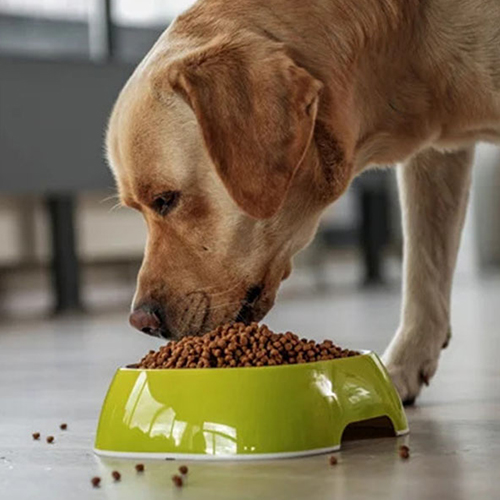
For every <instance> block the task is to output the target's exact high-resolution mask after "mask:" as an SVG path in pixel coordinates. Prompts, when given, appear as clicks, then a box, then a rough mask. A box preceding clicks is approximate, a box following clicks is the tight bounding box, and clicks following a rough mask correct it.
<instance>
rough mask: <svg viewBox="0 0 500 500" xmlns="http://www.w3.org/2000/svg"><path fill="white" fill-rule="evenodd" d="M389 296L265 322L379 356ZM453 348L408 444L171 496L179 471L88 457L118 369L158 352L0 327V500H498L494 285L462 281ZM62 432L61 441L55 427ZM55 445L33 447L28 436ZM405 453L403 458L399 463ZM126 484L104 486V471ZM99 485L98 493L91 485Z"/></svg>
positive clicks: (77, 331)
mask: <svg viewBox="0 0 500 500" xmlns="http://www.w3.org/2000/svg"><path fill="white" fill-rule="evenodd" d="M398 306H399V293H398V292H397V290H390V289H387V290H382V291H380V290H379V291H372V292H359V291H358V292H355V291H353V290H349V289H346V290H344V291H342V290H339V291H336V292H333V293H330V294H328V295H324V296H316V297H311V298H309V299H307V300H305V299H293V300H288V301H284V302H282V303H280V304H279V305H278V306H277V307H276V309H275V310H274V312H273V313H272V314H271V316H270V317H269V323H270V324H271V326H272V327H274V328H275V329H285V328H290V329H294V330H295V331H298V332H301V333H303V334H304V335H307V336H314V337H316V338H318V339H320V338H323V337H326V336H328V337H331V338H333V339H335V340H337V341H338V342H339V343H341V344H343V345H347V346H349V347H353V348H368V349H374V350H375V351H377V352H382V350H383V347H384V346H385V345H386V343H387V342H388V340H389V338H390V336H391V334H392V332H393V331H394V329H395V328H396V326H397V321H398V315H399V312H398ZM453 316H454V322H453V323H454V338H453V340H452V342H451V345H450V347H449V349H448V350H447V351H445V352H444V354H443V358H442V364H441V368H440V370H439V372H438V375H437V376H436V378H435V379H434V381H433V382H432V384H431V387H430V388H429V389H427V390H425V391H424V393H423V395H422V397H421V398H420V400H419V402H418V406H416V407H415V408H412V409H410V410H409V411H408V417H409V421H410V427H411V435H410V436H409V437H408V438H401V440H400V441H397V440H396V439H393V438H386V439H377V440H363V441H352V442H348V443H346V444H345V446H344V448H343V451H342V452H341V453H339V454H338V456H339V464H338V465H337V466H336V467H334V468H332V467H330V466H329V465H328V462H327V457H325V456H319V457H314V458H308V459H297V460H288V461H287V460H283V461H274V462H265V463H264V462H259V463H244V464H243V463H204V464H199V463H190V464H189V465H190V469H191V473H190V476H189V481H188V484H187V486H186V487H185V488H184V489H183V490H182V491H176V490H175V489H174V488H173V487H172V485H171V481H170V476H171V474H172V473H173V472H174V470H175V469H176V464H175V463H174V462H147V463H146V472H145V473H144V474H143V475H141V476H138V475H137V474H136V473H135V471H134V470H133V465H134V462H128V461H119V460H100V459H98V458H96V457H95V456H94V455H93V453H92V444H93V437H94V431H95V426H96V421H97V417H98V413H99V408H100V404H101V402H102V398H103V396H104V394H105V391H106V388H107V385H108V383H109V381H110V378H111V376H112V374H113V372H114V370H115V368H116V367H117V366H120V365H123V364H126V363H128V362H132V361H135V360H136V359H138V357H140V356H141V355H142V354H143V353H144V352H145V351H147V350H148V349H150V348H154V347H156V346H157V345H158V344H159V343H158V342H156V341H154V340H152V339H150V338H147V337H146V336H141V335H139V334H136V333H134V332H132V330H131V329H130V328H129V327H128V326H127V324H126V318H125V315H124V314H123V315H117V316H114V317H82V318H68V319H65V320H57V321H47V322H36V323H34V322H29V323H28V322H26V323H22V322H18V323H12V324H3V325H1V326H0V498H1V499H9V500H12V499H16V500H18V499H23V500H24V499H29V500H54V499H85V500H86V499H92V498H96V499H98V498H106V499H122V498H123V499H127V498H130V499H133V500H137V499H152V500H156V499H162V500H163V499H168V498H182V499H184V500H188V499H200V500H201V499H203V500H204V499H207V500H210V499H212V498H213V499H217V500H224V499H228V500H229V499H230V500H238V499H249V500H250V499H256V500H257V499H259V500H260V499H262V500H267V499H269V500H271V499H272V500H280V499H287V500H291V499H302V498H304V499H307V500H316V499H349V500H355V499H360V498H363V499H364V498H373V499H379V498H380V499H394V500H403V499H405V500H407V499H418V500H424V499H434V498H439V499H440V500H445V499H464V500H466V499H483V498H484V499H497V498H500V493H499V492H500V474H499V471H500V468H499V465H498V464H499V461H500V361H499V359H500V279H498V278H488V279H486V280H482V281H481V282H479V283H472V282H471V283H469V282H462V283H460V284H459V286H457V288H456V291H455V299H454V313H453ZM63 421H64V422H67V423H68V425H69V429H68V430H67V431H66V432H62V431H60V430H59V429H58V426H59V424H60V423H61V422H63ZM34 431H39V432H41V433H42V435H43V436H46V435H48V434H54V435H55V443H54V444H52V445H48V444H46V442H45V440H41V441H40V442H35V441H33V440H32V438H31V433H32V432H34ZM405 440H406V441H408V442H409V444H410V447H411V450H412V457H411V459H410V460H409V461H408V462H403V461H402V460H401V459H400V458H399V457H398V455H397V447H398V444H399V443H400V442H403V441H405ZM113 469H118V470H120V471H121V472H122V481H121V482H120V483H116V484H113V482H112V480H111V478H110V472H111V471H112V470H113ZM94 475H100V476H102V477H103V483H102V486H101V488H99V489H98V490H94V489H92V487H91V485H90V478H91V477H92V476H94Z"/></svg>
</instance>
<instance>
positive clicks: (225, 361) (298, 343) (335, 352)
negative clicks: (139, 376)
mask: <svg viewBox="0 0 500 500" xmlns="http://www.w3.org/2000/svg"><path fill="white" fill-rule="evenodd" d="M358 354H359V353H358V352H356V351H351V350H349V349H341V348H340V347H337V346H336V345H335V344H334V343H333V342H332V341H331V340H325V341H323V342H321V343H316V342H314V341H313V340H308V339H305V338H302V339H300V338H299V337H298V336H297V335H295V334H294V333H292V332H286V333H274V332H272V331H271V330H270V329H269V328H268V327H267V326H266V325H259V324H258V323H251V324H250V325H245V324H243V323H232V324H226V325H224V326H219V327H218V328H216V329H215V330H213V331H212V332H209V333H206V334H205V335H203V336H201V337H193V336H190V337H184V338H182V339H181V340H177V341H175V340H174V341H172V342H169V343H168V344H167V345H165V346H163V347H160V349H159V350H158V351H156V352H155V351H149V353H148V354H146V356H144V358H143V359H142V360H141V361H140V362H139V363H138V364H137V365H134V366H137V368H141V369H171V368H235V367H252V366H277V365H292V364H301V363H311V362H315V361H325V360H330V359H337V358H347V357H351V356H357V355H358Z"/></svg>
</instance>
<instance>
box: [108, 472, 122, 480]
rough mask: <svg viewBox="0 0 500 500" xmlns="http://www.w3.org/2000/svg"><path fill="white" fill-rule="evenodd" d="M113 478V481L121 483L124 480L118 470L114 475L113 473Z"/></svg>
mask: <svg viewBox="0 0 500 500" xmlns="http://www.w3.org/2000/svg"><path fill="white" fill-rule="evenodd" d="M111 476H112V477H113V479H114V480H115V481H119V480H120V479H121V478H122V475H121V474H120V473H119V472H118V471H117V470H114V471H113V472H112V473H111Z"/></svg>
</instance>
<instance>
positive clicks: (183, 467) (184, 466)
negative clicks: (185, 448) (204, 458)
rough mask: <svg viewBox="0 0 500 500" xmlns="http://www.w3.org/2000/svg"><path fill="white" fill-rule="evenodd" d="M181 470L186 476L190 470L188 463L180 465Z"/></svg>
mask: <svg viewBox="0 0 500 500" xmlns="http://www.w3.org/2000/svg"><path fill="white" fill-rule="evenodd" d="M179 472H180V473H181V474H182V475H183V476H185V475H186V474H187V473H188V472H189V469H188V468H187V465H181V466H180V467H179Z"/></svg>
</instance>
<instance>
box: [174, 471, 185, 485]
mask: <svg viewBox="0 0 500 500" xmlns="http://www.w3.org/2000/svg"><path fill="white" fill-rule="evenodd" d="M172 482H173V483H174V484H175V486H177V488H182V486H183V484H184V481H183V479H182V477H181V476H178V475H177V474H176V475H174V476H172Z"/></svg>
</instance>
